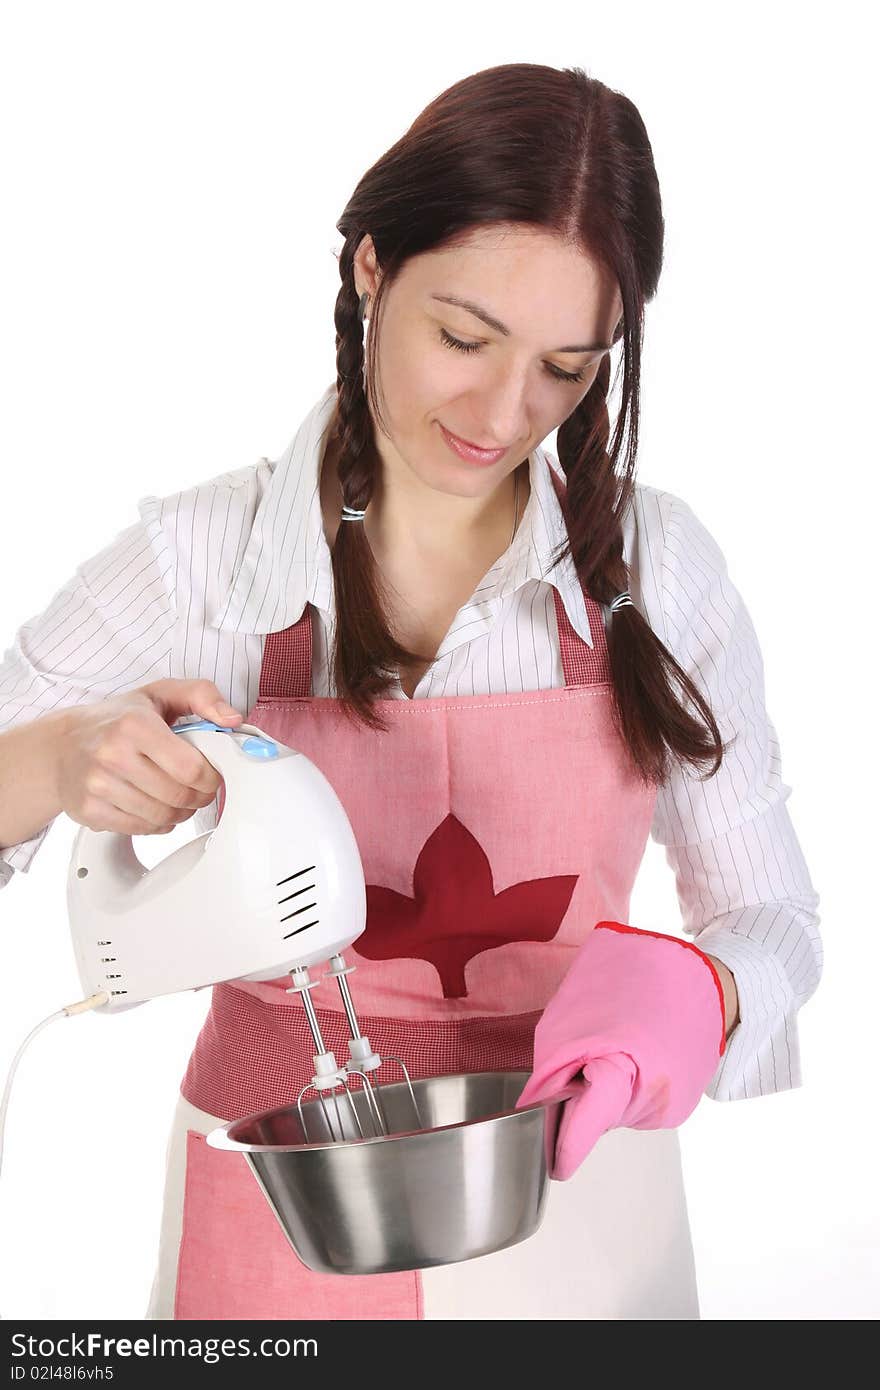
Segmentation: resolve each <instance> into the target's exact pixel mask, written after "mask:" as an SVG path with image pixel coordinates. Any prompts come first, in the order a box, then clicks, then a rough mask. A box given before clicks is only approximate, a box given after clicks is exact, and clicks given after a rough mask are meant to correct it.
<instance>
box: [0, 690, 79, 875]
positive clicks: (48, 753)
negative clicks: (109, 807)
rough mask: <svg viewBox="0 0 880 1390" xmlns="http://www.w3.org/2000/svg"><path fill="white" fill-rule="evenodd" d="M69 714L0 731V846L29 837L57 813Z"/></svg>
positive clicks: (13, 843) (68, 711) (59, 809)
mask: <svg viewBox="0 0 880 1390" xmlns="http://www.w3.org/2000/svg"><path fill="white" fill-rule="evenodd" d="M71 713H72V711H70V710H65V709H63V710H59V711H57V712H56V713H54V714H45V715H43V717H42V718H41V719H33V720H31V721H30V722H29V723H27V724H22V725H21V726H19V727H16V728H13V729H6V730H5V731H4V732H3V733H0V850H5V849H8V848H10V847H12V846H14V845H19V844H22V843H23V841H25V840H32V839H34V837H35V836H36V835H37V834H38V833H39V831H40V830H42V829H43V827H44V826H47V825H48V824H49V823H50V822H51V821H53V820H54V819H55V817H56V816H57V815H58V814H59V813H60V811H61V802H60V799H59V792H58V754H59V751H60V747H61V743H62V740H63V739H64V738H65V737H66V735H67V729H68V727H69V722H70V715H71Z"/></svg>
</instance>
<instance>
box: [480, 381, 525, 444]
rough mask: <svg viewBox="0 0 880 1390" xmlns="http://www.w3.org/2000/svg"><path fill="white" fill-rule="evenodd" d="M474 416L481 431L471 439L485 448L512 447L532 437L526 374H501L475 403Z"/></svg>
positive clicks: (481, 393)
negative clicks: (530, 434)
mask: <svg viewBox="0 0 880 1390" xmlns="http://www.w3.org/2000/svg"><path fill="white" fill-rule="evenodd" d="M473 419H474V420H475V421H478V422H479V423H478V424H477V425H475V426H474V429H475V430H477V431H478V433H475V434H474V435H473V436H471V435H468V439H469V442H470V443H472V444H477V445H479V446H480V448H483V449H510V448H512V447H513V445H515V444H518V443H520V442H521V441H523V440H526V439H528V438H529V433H530V431H529V411H528V401H527V395H526V381H525V376H524V375H523V376H519V375H517V374H515V373H511V372H510V371H508V372H505V373H504V374H503V375H501V374H499V376H498V378H497V380H496V381H495V382H493V384H492V385H491V386H489V387H487V388H486V389H485V390H483V391H481V392H480V396H479V399H478V400H476V401H475V402H474V407H473Z"/></svg>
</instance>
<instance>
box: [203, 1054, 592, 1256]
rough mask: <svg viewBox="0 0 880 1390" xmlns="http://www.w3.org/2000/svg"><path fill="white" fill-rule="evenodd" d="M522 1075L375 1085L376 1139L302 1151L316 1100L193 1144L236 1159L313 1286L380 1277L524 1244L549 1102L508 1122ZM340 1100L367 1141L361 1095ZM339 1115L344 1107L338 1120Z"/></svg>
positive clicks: (533, 1217) (540, 1175)
mask: <svg viewBox="0 0 880 1390" xmlns="http://www.w3.org/2000/svg"><path fill="white" fill-rule="evenodd" d="M528 1078H529V1073H528V1072H468V1073H465V1074H461V1075H453V1076H436V1077H428V1078H426V1079H424V1080H420V1081H413V1083H412V1086H413V1091H414V1092H415V1096H416V1101H417V1103H418V1108H419V1117H420V1119H421V1125H422V1127H421V1128H420V1129H418V1130H414V1129H413V1123H414V1115H413V1108H412V1099H411V1097H410V1094H409V1091H408V1089H407V1086H406V1083H405V1082H399V1083H395V1084H393V1085H383V1086H382V1087H381V1089H380V1093H381V1099H382V1104H383V1106H384V1110H385V1114H386V1116H387V1119H388V1128H389V1131H390V1132H389V1134H388V1135H387V1136H381V1137H379V1138H366V1139H360V1138H356V1137H354V1136H355V1135H356V1133H357V1131H356V1128H355V1125H354V1121H353V1119H350V1120H349V1121H348V1126H349V1128H348V1129H347V1130H345V1131H344V1132H345V1133H346V1134H350V1135H351V1137H347V1138H345V1139H343V1140H340V1141H337V1142H335V1143H326V1142H325V1143H306V1142H304V1139H305V1136H306V1135H310V1136H314V1135H315V1134H317V1133H320V1132H322V1131H321V1128H320V1126H321V1112H320V1101H317V1100H315V1101H310V1102H309V1103H308V1104H304V1105H303V1118H304V1120H305V1134H304V1132H303V1126H302V1124H301V1123H300V1117H299V1113H298V1111H297V1106H296V1105H295V1104H294V1105H290V1106H286V1107H283V1108H281V1109H277V1110H267V1111H263V1112H262V1113H260V1114H257V1115H248V1116H246V1117H245V1118H244V1119H240V1120H232V1121H230V1122H229V1123H228V1124H226V1125H222V1126H220V1127H219V1128H217V1129H214V1130H212V1131H211V1133H210V1134H208V1135H207V1136H206V1138H207V1142H208V1144H210V1145H211V1146H212V1148H215V1149H226V1150H229V1151H231V1152H234V1153H238V1154H244V1156H245V1158H246V1159H247V1162H248V1164H249V1165H250V1168H251V1170H252V1172H253V1173H254V1176H255V1177H256V1179H257V1182H258V1183H259V1185H260V1187H261V1188H262V1190H263V1193H264V1194H265V1196H266V1198H267V1200H268V1202H269V1205H270V1206H271V1208H272V1210H273V1211H274V1213H275V1215H276V1217H277V1218H278V1221H279V1222H280V1224H281V1228H282V1230H283V1231H284V1233H285V1235H286V1236H287V1239H288V1241H289V1242H290V1244H291V1245H292V1246H293V1249H294V1250H295V1251H296V1253H297V1255H298V1256H299V1258H300V1259H301V1260H302V1261H303V1263H304V1264H305V1265H307V1266H308V1267H309V1269H313V1270H315V1271H317V1272H319V1273H321V1274H386V1273H390V1272H392V1271H394V1270H402V1269H427V1268H430V1267H431V1266H432V1265H442V1264H454V1263H455V1262H457V1261H458V1260H469V1259H472V1258H473V1257H474V1256H476V1255H488V1254H490V1253H492V1252H493V1251H495V1250H503V1249H505V1248H506V1247H507V1246H509V1245H516V1244H517V1243H518V1242H519V1241H521V1240H525V1239H527V1237H528V1236H530V1235H533V1234H534V1232H535V1231H536V1230H537V1229H538V1226H539V1225H540V1223H541V1219H542V1217H543V1214H544V1204H545V1201H546V1197H547V1186H548V1177H547V1171H548V1166H549V1160H550V1159H551V1158H552V1154H553V1147H554V1145H555V1142H556V1132H557V1129H558V1126H559V1119H560V1116H561V1112H562V1105H563V1102H564V1101H566V1100H567V1099H568V1098H569V1096H571V1095H573V1094H574V1092H573V1090H572V1089H571V1088H566V1089H565V1090H563V1091H560V1092H559V1094H557V1095H556V1096H553V1097H551V1098H550V1099H549V1100H546V1101H542V1102H539V1103H538V1104H535V1105H530V1106H526V1107H524V1108H523V1109H522V1110H515V1109H514V1108H513V1107H514V1106H515V1104H516V1101H517V1099H518V1098H519V1096H520V1094H521V1092H522V1090H523V1087H524V1086H525V1084H526V1081H527V1080H528ZM352 1100H353V1102H354V1106H355V1109H356V1110H357V1111H358V1117H359V1119H360V1121H361V1122H362V1124H363V1127H364V1132H365V1133H366V1134H370V1133H371V1132H372V1129H371V1123H370V1114H369V1109H368V1106H367V1103H366V1100H365V1093H364V1092H363V1090H361V1089H360V1088H359V1087H358V1088H356V1089H354V1090H353V1091H352ZM341 1113H342V1114H343V1115H344V1114H345V1108H343V1107H341Z"/></svg>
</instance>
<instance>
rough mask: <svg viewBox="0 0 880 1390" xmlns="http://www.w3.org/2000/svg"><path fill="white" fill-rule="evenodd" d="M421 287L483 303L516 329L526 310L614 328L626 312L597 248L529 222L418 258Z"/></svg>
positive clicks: (471, 233)
mask: <svg viewBox="0 0 880 1390" xmlns="http://www.w3.org/2000/svg"><path fill="white" fill-rule="evenodd" d="M409 267H410V268H411V273H410V276H409V279H410V283H411V286H412V288H413V289H415V290H418V291H419V292H422V293H426V294H428V295H430V294H434V293H437V294H450V295H455V296H457V297H460V298H463V299H469V300H474V301H478V302H479V303H480V304H483V305H486V306H487V307H489V308H491V309H492V310H494V311H496V312H497V315H498V317H499V318H500V319H503V321H504V323H505V324H510V326H511V328H512V329H513V330H514V331H516V323H515V322H514V321H515V320H517V319H518V317H519V315H518V313H517V310H518V307H519V310H520V313H521V314H525V315H527V316H528V319H529V321H530V322H532V321H533V320H534V318H535V315H536V313H540V314H541V315H542V316H544V315H545V314H546V315H549V316H550V318H552V319H556V320H558V318H559V315H560V314H564V316H565V318H566V320H569V321H571V319H572V318H573V319H574V323H575V324H577V322H579V321H580V322H581V324H582V325H583V326H585V327H586V326H588V325H586V324H585V323H584V319H583V315H584V314H587V315H588V316H590V319H591V324H592V326H593V327H596V326H598V325H599V324H600V323H606V322H607V323H608V324H609V325H610V326H611V327H613V326H614V324H616V322H617V320H618V319H619V318H620V317H621V315H622V313H623V301H622V299H621V296H620V290H619V287H618V284H617V280H616V278H615V276H614V275H613V274H612V273H611V272H610V271H609V270H608V269H607V268H606V267H605V266H604V265H603V264H602V262H601V261H599V260H598V259H597V258H596V257H594V256H593V255H592V254H590V253H589V252H587V251H585V250H584V249H583V248H582V247H580V246H577V245H575V244H574V243H573V242H571V241H565V240H563V239H562V238H561V237H558V236H556V235H554V234H553V233H552V232H548V231H546V230H545V229H544V228H535V227H528V226H523V225H521V224H512V225H511V224H504V225H494V226H491V227H479V228H476V229H470V230H468V231H467V232H466V233H463V234H462V235H461V236H459V237H457V238H456V239H455V241H454V242H452V243H447V244H446V245H444V246H442V247H439V248H437V249H436V250H433V251H429V252H426V253H425V254H424V255H421V256H417V257H414V258H413V260H412V261H411V262H410V263H409Z"/></svg>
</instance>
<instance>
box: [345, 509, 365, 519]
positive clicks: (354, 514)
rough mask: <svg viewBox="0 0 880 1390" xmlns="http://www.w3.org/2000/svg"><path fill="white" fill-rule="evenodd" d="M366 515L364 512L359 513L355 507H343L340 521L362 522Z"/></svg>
mask: <svg viewBox="0 0 880 1390" xmlns="http://www.w3.org/2000/svg"><path fill="white" fill-rule="evenodd" d="M366 514H367V513H366V511H362V512H361V511H358V509H357V507H343V508H342V520H343V521H363V519H364V517H365V516H366Z"/></svg>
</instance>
